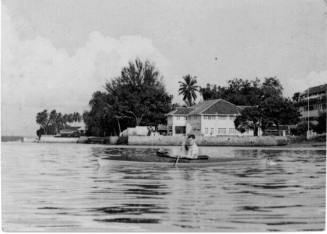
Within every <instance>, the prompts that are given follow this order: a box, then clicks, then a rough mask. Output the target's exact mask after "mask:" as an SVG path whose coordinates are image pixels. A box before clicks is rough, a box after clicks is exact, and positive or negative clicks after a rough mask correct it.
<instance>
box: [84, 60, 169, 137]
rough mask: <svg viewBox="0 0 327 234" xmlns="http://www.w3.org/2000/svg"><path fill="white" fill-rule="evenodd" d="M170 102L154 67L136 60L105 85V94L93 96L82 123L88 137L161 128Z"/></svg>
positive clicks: (100, 93) (99, 93)
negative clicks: (159, 125) (127, 129)
mask: <svg viewBox="0 0 327 234" xmlns="http://www.w3.org/2000/svg"><path fill="white" fill-rule="evenodd" d="M171 101H172V96H171V95H169V94H168V93H167V92H166V90H165V87H164V84H163V82H162V77H161V76H160V73H159V71H158V70H157V69H156V67H155V66H154V65H153V64H151V63H150V62H149V61H145V62H142V61H141V60H139V59H136V60H135V61H134V62H129V64H128V66H126V67H124V68H123V69H122V71H121V74H120V76H118V77H116V78H114V79H112V80H111V81H109V82H107V83H106V84H105V91H104V92H100V91H97V92H95V93H94V94H93V96H92V99H91V100H90V102H89V105H90V107H91V110H90V111H88V112H85V113H84V114H83V119H84V121H85V123H86V125H87V127H88V134H90V135H96V136H108V135H118V134H119V133H120V132H121V131H122V130H123V129H125V128H127V127H134V126H138V125H146V126H156V125H158V124H164V123H165V122H166V116H165V114H166V113H168V112H169V111H171V109H172V104H171Z"/></svg>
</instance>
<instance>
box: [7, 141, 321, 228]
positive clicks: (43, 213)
mask: <svg viewBox="0 0 327 234" xmlns="http://www.w3.org/2000/svg"><path fill="white" fill-rule="evenodd" d="M200 150H201V151H202V153H204V154H209V155H211V156H212V157H245V158H249V159H252V158H257V159H258V160H254V161H253V160H251V163H242V164H238V163H233V164H226V163H224V164H222V165H219V166H214V167H206V168H174V167H172V166H162V165H161V166H160V165H158V166H153V165H151V166H149V165H146V163H145V164H142V163H133V162H119V161H112V162H110V163H108V164H106V165H105V166H104V165H102V164H101V166H100V165H99V162H98V159H99V158H101V157H104V156H107V155H110V154H113V155H114V154H120V153H121V152H124V153H131V154H140V155H142V154H154V152H155V149H149V148H147V149H146V148H141V147H138V148H131V147H127V148H113V147H108V146H96V145H77V144H37V143H2V212H3V214H2V218H3V228H4V230H5V231H274V230H280V231H297V230H322V229H324V226H325V174H326V156H325V155H326V150H315V149H307V150H306V149H302V150H297V149H281V150H279V149H259V148H227V147H207V148H201V149H200ZM267 157H269V158H271V159H272V160H274V162H273V163H268V164H267V160H266V159H267Z"/></svg>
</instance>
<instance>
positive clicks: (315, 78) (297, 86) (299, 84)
mask: <svg viewBox="0 0 327 234" xmlns="http://www.w3.org/2000/svg"><path fill="white" fill-rule="evenodd" d="M326 78H327V70H323V71H311V72H310V73H309V74H308V75H307V76H305V77H304V78H298V79H293V80H292V79H288V80H286V81H285V87H286V88H287V89H286V90H285V95H287V96H288V97H292V96H293V94H294V93H295V92H303V91H304V90H306V89H307V88H309V87H314V86H318V85H322V84H326Z"/></svg>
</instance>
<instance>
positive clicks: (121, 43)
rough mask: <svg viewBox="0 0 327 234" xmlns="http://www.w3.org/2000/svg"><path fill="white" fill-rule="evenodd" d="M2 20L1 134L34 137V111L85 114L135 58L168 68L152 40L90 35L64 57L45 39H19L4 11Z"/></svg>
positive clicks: (134, 36)
mask: <svg viewBox="0 0 327 234" xmlns="http://www.w3.org/2000/svg"><path fill="white" fill-rule="evenodd" d="M2 19H3V22H2V35H3V36H2V131H3V133H2V134H3V135H6V134H15V135H16V134H23V135H31V134H32V135H34V133H35V130H36V128H37V125H36V123H35V115H36V112H38V111H41V110H43V109H48V110H50V109H57V111H61V112H73V111H79V112H82V111H83V110H86V109H87V108H88V106H87V104H88V101H89V99H90V97H91V95H92V93H93V92H94V91H96V90H101V89H102V88H103V86H104V84H105V82H106V81H107V80H109V79H110V78H112V77H115V76H117V75H119V73H120V70H121V68H122V67H123V66H124V65H126V64H127V63H128V61H130V60H132V59H135V58H136V57H139V58H141V59H150V60H151V61H154V62H155V64H156V66H157V67H159V68H161V69H162V70H165V69H167V68H168V67H169V63H168V61H167V59H166V58H165V57H164V56H163V55H162V54H161V52H160V51H159V50H158V49H157V48H156V47H155V46H154V44H153V43H152V41H151V40H149V39H147V38H144V37H141V36H138V35H132V36H123V37H120V38H113V37H110V36H105V35H103V34H101V33H100V32H98V31H93V32H91V33H90V34H89V37H88V40H87V41H86V43H85V44H84V45H83V46H82V47H80V48H78V49H77V50H76V51H75V53H74V54H72V55H70V54H69V53H68V52H67V51H66V50H65V49H63V48H56V47H55V46H54V45H53V43H52V42H51V41H50V40H49V39H47V38H43V37H40V36H36V37H35V38H33V39H21V38H20V29H19V27H17V24H16V22H14V21H13V18H12V17H11V16H10V14H9V11H8V9H7V8H6V7H5V6H3V9H2Z"/></svg>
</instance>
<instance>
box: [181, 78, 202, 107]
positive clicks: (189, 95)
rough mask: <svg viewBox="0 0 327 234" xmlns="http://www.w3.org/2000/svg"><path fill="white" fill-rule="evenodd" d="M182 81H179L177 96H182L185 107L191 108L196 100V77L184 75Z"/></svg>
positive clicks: (197, 88)
mask: <svg viewBox="0 0 327 234" xmlns="http://www.w3.org/2000/svg"><path fill="white" fill-rule="evenodd" d="M183 80H184V81H179V82H178V83H179V89H178V94H179V95H183V101H184V102H185V103H186V105H187V106H192V105H194V103H195V100H196V98H197V92H199V88H200V86H198V85H196V84H197V80H196V76H193V77H192V76H191V75H189V74H188V75H186V76H183Z"/></svg>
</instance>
